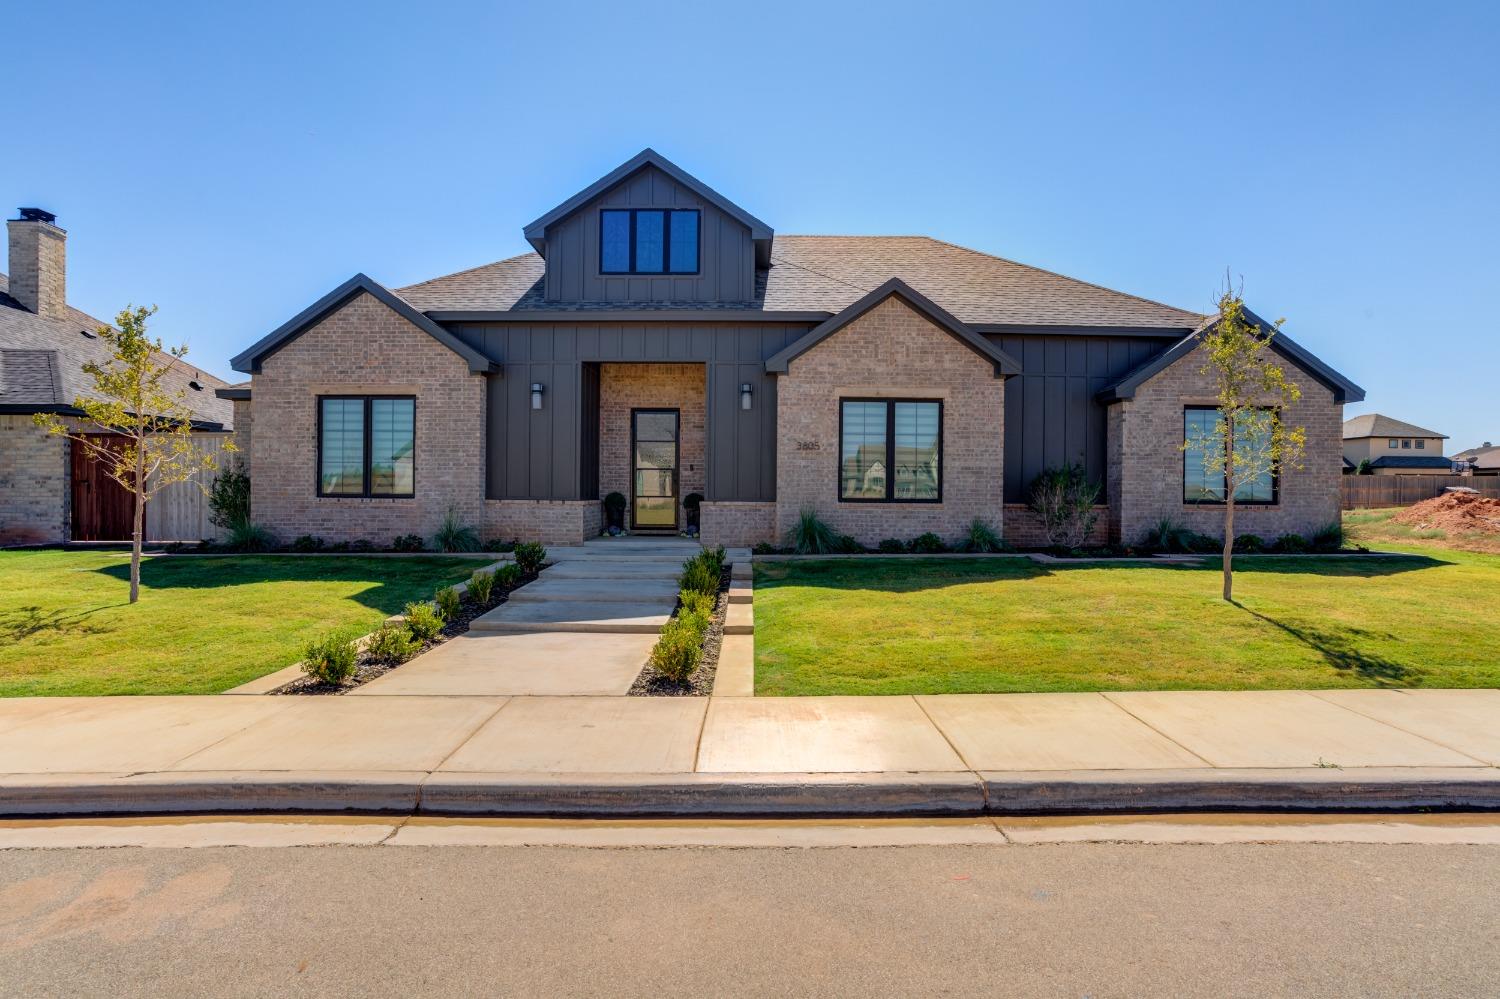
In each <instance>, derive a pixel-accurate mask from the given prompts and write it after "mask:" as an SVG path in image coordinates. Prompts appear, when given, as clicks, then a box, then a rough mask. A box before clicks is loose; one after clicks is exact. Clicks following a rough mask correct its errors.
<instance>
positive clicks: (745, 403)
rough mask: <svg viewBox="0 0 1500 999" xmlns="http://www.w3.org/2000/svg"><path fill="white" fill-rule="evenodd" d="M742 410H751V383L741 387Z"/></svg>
mask: <svg viewBox="0 0 1500 999" xmlns="http://www.w3.org/2000/svg"><path fill="white" fill-rule="evenodd" d="M740 408H741V409H749V408H750V383H749V382H745V383H744V384H743V385H741V386H740Z"/></svg>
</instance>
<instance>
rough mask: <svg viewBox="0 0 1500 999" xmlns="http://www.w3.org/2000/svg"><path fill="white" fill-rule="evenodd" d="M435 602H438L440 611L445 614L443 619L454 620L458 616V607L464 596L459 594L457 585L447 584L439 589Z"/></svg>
mask: <svg viewBox="0 0 1500 999" xmlns="http://www.w3.org/2000/svg"><path fill="white" fill-rule="evenodd" d="M435 602H436V603H437V609H438V613H439V614H441V615H442V616H443V620H444V621H452V620H453V619H454V618H456V617H458V607H459V604H461V603H462V602H463V598H462V597H460V596H459V595H458V589H457V588H456V587H452V586H445V587H443V588H442V589H441V590H438V591H437V598H436V601H435Z"/></svg>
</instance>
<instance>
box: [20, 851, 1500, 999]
mask: <svg viewBox="0 0 1500 999" xmlns="http://www.w3.org/2000/svg"><path fill="white" fill-rule="evenodd" d="M0 994H4V995H6V996H54V995H55V996H95V995H97V996H105V995H108V996H137V995H140V996H145V995H150V996H179V995H183V996H186V995H192V996H241V995H277V996H284V995H319V996H356V995H359V996H367V995H433V994H441V995H450V996H453V995H536V996H543V995H545V996H558V995H597V996H653V997H662V996H722V995H798V996H801V995H826V996H845V995H858V996H872V995H949V996H954V995H956V996H967V995H976V996H977V995H984V996H1011V995H1016V996H1092V997H1103V996H1143V995H1158V996H1214V997H1224V996H1256V997H1266V996H1298V997H1310V996H1354V995H1359V996H1412V995H1421V996H1477V995H1495V994H1500V847H1495V846H1465V845H1426V844H1424V845H1399V846H1398V845H1351V844H1281V845H1267V844H1238V845H1218V846H1205V845H1121V844H1102V843H1082V844H1052V845H1035V846H1021V845H1009V846H1004V847H989V846H959V847H932V846H920V847H880V848H848V847H838V848H823V849H785V848H774V849H773V848H756V849H728V848H701V847H691V848H683V847H676V848H665V849H642V848H629V849H589V848H575V847H463V846H447V847H417V846H412V847H401V848H397V847H369V846H365V847H361V846H327V847H298V848H256V849H244V848H238V849H223V848H210V849H191V850H189V849H137V848H128V849H61V850H25V849H17V850H5V851H0Z"/></svg>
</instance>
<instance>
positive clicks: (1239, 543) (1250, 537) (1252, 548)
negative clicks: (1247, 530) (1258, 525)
mask: <svg viewBox="0 0 1500 999" xmlns="http://www.w3.org/2000/svg"><path fill="white" fill-rule="evenodd" d="M1234 550H1235V551H1236V552H1237V553H1239V554H1241V555H1255V554H1257V553H1258V552H1263V551H1265V550H1266V539H1265V538H1263V537H1261V536H1260V535H1259V534H1241V535H1240V536H1239V537H1237V538H1235V539H1234Z"/></svg>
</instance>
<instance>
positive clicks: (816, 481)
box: [776, 298, 1005, 545]
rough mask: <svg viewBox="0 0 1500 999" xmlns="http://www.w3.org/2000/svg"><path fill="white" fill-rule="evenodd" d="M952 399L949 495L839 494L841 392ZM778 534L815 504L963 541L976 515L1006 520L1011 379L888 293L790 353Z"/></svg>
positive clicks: (880, 533) (857, 526)
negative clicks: (859, 498)
mask: <svg viewBox="0 0 1500 999" xmlns="http://www.w3.org/2000/svg"><path fill="white" fill-rule="evenodd" d="M852 396H860V397H874V396H885V397H898V398H901V397H904V398H917V399H941V400H942V401H943V428H942V435H943V447H942V459H941V460H942V479H943V500H942V502H941V503H842V502H839V499H838V477H839V399H840V398H841V397H852ZM776 448H777V450H776V537H778V538H780V537H784V536H785V535H786V533H787V531H789V530H790V529H791V527H792V525H793V524H794V523H795V522H796V519H797V516H798V514H799V512H800V511H801V510H802V509H803V508H805V507H811V508H813V509H815V510H816V511H817V512H818V514H819V515H820V516H821V517H822V518H823V519H824V520H825V521H827V522H828V523H829V524H831V525H832V526H833V527H834V529H835V530H837V531H839V532H840V533H844V534H850V535H853V536H854V538H855V539H856V540H858V541H860V542H862V543H864V544H867V545H874V544H877V543H878V542H879V541H880V540H881V539H883V538H892V537H894V538H902V539H910V538H912V537H915V536H916V535H918V534H922V533H924V532H927V531H932V532H933V533H935V534H937V535H939V536H940V537H941V538H943V540H945V541H949V542H953V541H957V540H958V539H959V538H961V537H962V536H963V535H965V534H966V533H967V532H968V528H969V523H970V521H972V520H973V519H974V518H975V517H979V518H982V519H983V520H986V521H988V522H989V524H990V526H992V527H993V528H994V529H995V530H996V531H997V532H998V531H1001V530H1003V527H1004V523H1003V522H1004V496H1003V492H1004V488H1003V487H1004V482H1003V479H1004V458H1005V382H1004V381H1003V380H1002V379H1000V378H996V377H995V374H994V369H993V364H992V363H991V362H990V361H989V360H988V359H986V358H984V357H981V356H980V355H979V354H977V353H975V352H974V351H973V350H972V349H970V348H969V347H967V346H966V345H964V344H962V343H960V342H959V341H958V340H956V339H954V338H953V337H952V336H950V335H949V334H948V333H947V332H946V331H944V330H943V329H941V328H939V327H938V326H936V325H934V324H933V323H932V322H930V321H929V320H927V319H926V318H925V317H923V316H922V315H920V314H919V313H917V312H916V311H914V310H913V309H912V308H911V307H910V306H908V305H907V304H906V303H905V302H904V301H902V300H900V299H898V298H889V299H886V300H885V301H884V302H882V303H881V304H879V305H877V306H875V307H874V308H873V309H871V310H870V311H869V312H867V313H865V314H864V315H862V316H860V317H859V318H858V319H855V320H854V321H853V322H851V323H849V325H847V326H845V327H844V328H843V329H841V330H839V331H838V332H836V333H834V334H833V335H832V336H831V337H829V338H828V339H826V340H824V341H823V342H821V343H819V344H818V345H817V346H815V347H813V348H812V349H811V350H809V351H807V352H806V353H804V354H802V355H801V356H800V357H797V358H796V359H795V360H793V361H792V362H791V365H790V368H789V370H788V372H787V374H785V375H782V376H781V378H780V380H779V383H778V385H777V417H776Z"/></svg>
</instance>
